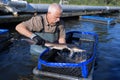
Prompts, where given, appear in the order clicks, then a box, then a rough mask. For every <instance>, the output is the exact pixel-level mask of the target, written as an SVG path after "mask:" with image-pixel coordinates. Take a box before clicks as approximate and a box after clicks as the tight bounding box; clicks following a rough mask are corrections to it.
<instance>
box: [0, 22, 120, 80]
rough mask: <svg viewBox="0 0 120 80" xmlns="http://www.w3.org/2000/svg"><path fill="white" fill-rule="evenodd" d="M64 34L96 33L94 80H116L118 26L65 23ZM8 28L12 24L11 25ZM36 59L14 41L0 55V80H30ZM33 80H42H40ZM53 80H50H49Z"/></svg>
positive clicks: (118, 76) (118, 73) (119, 62)
mask: <svg viewBox="0 0 120 80" xmlns="http://www.w3.org/2000/svg"><path fill="white" fill-rule="evenodd" d="M65 25H66V31H69V30H71V29H72V30H76V29H77V30H80V31H89V32H96V33H97V34H98V35H99V45H98V51H97V58H96V66H95V70H94V76H93V79H94V80H119V79H120V59H119V58H120V54H119V52H120V49H119V47H120V42H119V41H120V24H119V23H117V24H115V25H112V26H108V25H103V24H97V23H92V22H82V21H79V20H72V21H66V22H65ZM11 26H12V25H11ZM37 58H38V57H36V56H34V57H33V56H32V55H30V54H29V45H28V43H27V42H23V41H21V40H15V41H14V43H13V44H12V45H11V47H10V49H9V51H4V52H2V54H0V80H33V79H35V77H33V74H32V69H33V68H34V67H35V66H36V65H37ZM35 80H46V79H44V78H40V79H35ZM51 80H53V79H51Z"/></svg>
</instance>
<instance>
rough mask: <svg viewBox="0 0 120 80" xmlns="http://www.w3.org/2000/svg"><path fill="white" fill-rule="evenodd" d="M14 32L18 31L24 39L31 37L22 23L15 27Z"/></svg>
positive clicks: (30, 33)
mask: <svg viewBox="0 0 120 80" xmlns="http://www.w3.org/2000/svg"><path fill="white" fill-rule="evenodd" d="M15 29H16V31H18V32H19V33H20V34H22V35H24V36H26V37H28V38H31V36H32V34H33V33H32V32H30V31H29V30H28V29H27V28H26V26H24V25H23V24H22V23H20V24H18V25H17V26H16V28H15Z"/></svg>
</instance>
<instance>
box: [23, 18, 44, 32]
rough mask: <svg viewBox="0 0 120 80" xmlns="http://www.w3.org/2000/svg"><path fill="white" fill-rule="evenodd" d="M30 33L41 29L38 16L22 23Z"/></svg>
mask: <svg viewBox="0 0 120 80" xmlns="http://www.w3.org/2000/svg"><path fill="white" fill-rule="evenodd" d="M22 24H23V25H24V26H26V28H27V29H28V30H30V31H40V30H41V29H42V28H43V24H42V18H41V17H40V16H35V17H32V18H31V19H29V20H27V21H24V22H22Z"/></svg>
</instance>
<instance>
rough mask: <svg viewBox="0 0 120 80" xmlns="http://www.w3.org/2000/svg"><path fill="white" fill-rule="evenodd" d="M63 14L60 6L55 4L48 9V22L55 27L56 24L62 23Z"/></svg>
mask: <svg viewBox="0 0 120 80" xmlns="http://www.w3.org/2000/svg"><path fill="white" fill-rule="evenodd" d="M61 14H62V8H61V6H60V5H59V4H56V3H53V4H51V5H50V6H49V8H48V13H47V20H48V23H49V24H50V25H54V24H55V23H56V22H58V21H60V16H61Z"/></svg>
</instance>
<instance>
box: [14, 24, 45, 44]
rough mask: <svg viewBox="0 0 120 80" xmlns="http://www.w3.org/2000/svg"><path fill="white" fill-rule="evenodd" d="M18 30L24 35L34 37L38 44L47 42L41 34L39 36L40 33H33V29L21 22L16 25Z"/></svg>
mask: <svg viewBox="0 0 120 80" xmlns="http://www.w3.org/2000/svg"><path fill="white" fill-rule="evenodd" d="M16 30H17V31H18V32H19V33H20V34H22V35H24V36H26V37H28V38H30V39H32V40H33V41H34V42H35V44H37V45H44V44H45V40H44V39H42V38H41V37H40V36H38V35H36V34H34V33H32V32H31V31H29V30H28V29H27V28H26V26H24V25H23V24H21V23H20V24H18V25H17V26H16Z"/></svg>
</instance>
